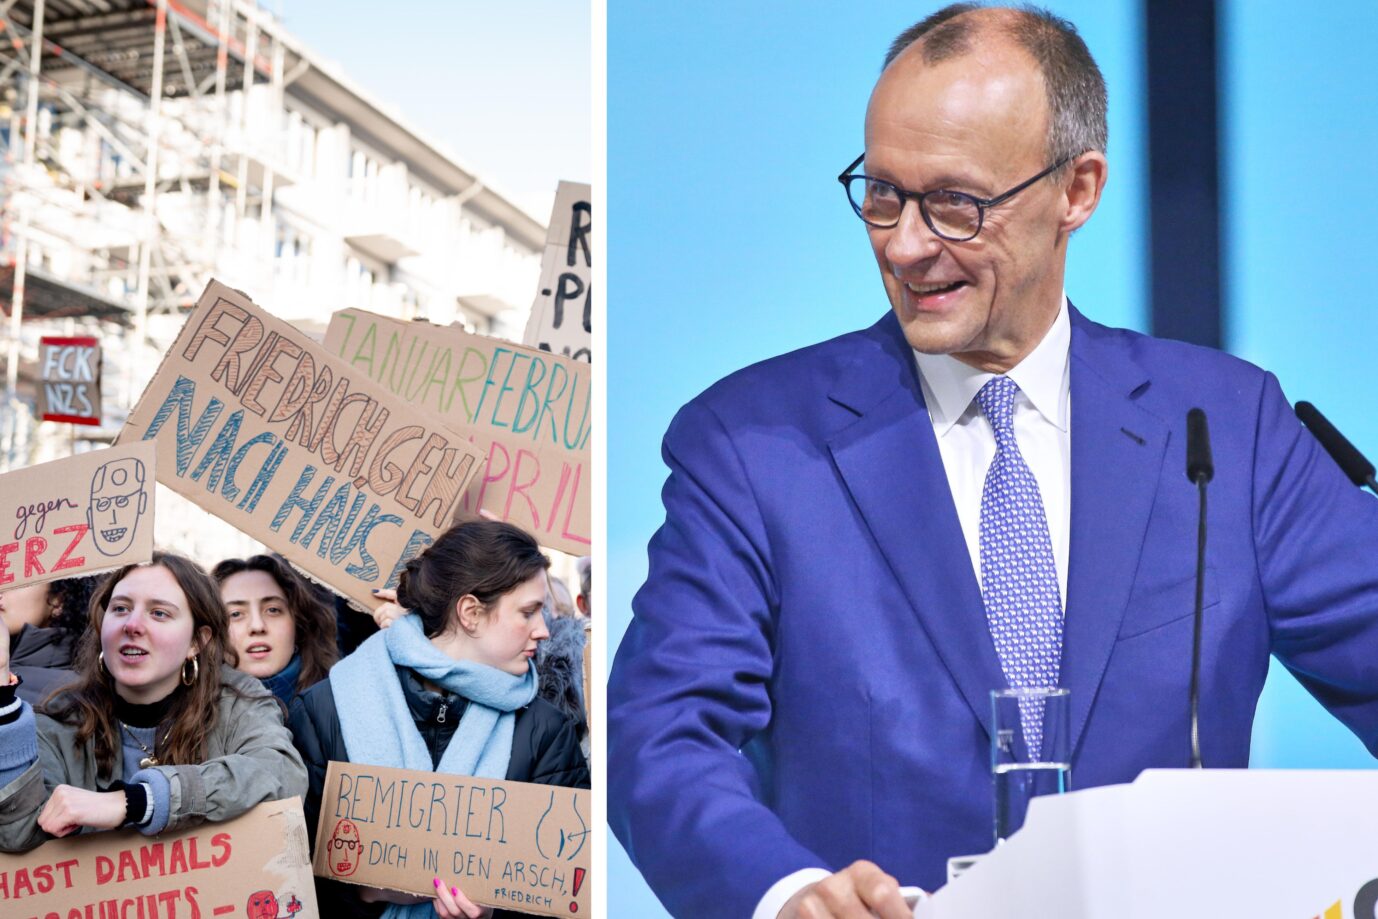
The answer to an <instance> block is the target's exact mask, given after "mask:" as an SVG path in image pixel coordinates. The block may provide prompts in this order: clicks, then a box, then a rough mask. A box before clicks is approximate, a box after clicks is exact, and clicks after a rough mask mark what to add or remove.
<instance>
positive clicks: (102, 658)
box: [96, 651, 110, 673]
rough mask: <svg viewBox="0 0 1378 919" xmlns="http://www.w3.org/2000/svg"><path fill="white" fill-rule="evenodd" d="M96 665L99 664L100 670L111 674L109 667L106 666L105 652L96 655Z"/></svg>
mask: <svg viewBox="0 0 1378 919" xmlns="http://www.w3.org/2000/svg"><path fill="white" fill-rule="evenodd" d="M96 663H97V664H98V665H99V666H100V668H101V669H102V670H104V671H105V672H106V673H109V672H110V668H109V667H107V666H105V652H104V651H102V652H101V653H99V654H97V655H96Z"/></svg>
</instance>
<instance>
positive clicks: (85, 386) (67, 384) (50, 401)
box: [38, 335, 100, 425]
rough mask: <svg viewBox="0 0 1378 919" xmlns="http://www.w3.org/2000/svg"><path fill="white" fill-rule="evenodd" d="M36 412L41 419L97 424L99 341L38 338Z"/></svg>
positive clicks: (98, 408) (53, 337)
mask: <svg viewBox="0 0 1378 919" xmlns="http://www.w3.org/2000/svg"><path fill="white" fill-rule="evenodd" d="M38 378H39V389H38V415H39V417H40V418H42V419H43V420H44V421H66V422H70V423H71V424H95V425H99V424H100V342H98V341H97V340H96V339H94V338H90V337H85V336H80V337H70V336H68V337H63V336H56V335H44V336H43V337H42V338H40V339H39V340H38Z"/></svg>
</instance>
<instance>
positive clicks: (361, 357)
mask: <svg viewBox="0 0 1378 919" xmlns="http://www.w3.org/2000/svg"><path fill="white" fill-rule="evenodd" d="M325 348H326V350H327V351H329V352H330V353H331V354H334V355H336V356H338V357H339V358H340V359H342V360H343V361H345V362H346V363H347V364H348V365H349V366H350V367H351V368H353V369H354V370H355V371H356V372H359V373H364V374H367V376H368V378H369V379H370V380H373V381H374V382H376V383H378V384H380V385H382V386H384V387H386V388H387V389H388V390H389V391H391V392H393V393H394V394H396V395H398V396H400V397H401V398H403V399H405V400H406V401H407V402H408V403H409V404H411V405H414V406H416V407H417V408H420V409H422V410H423V411H427V412H434V413H435V414H436V415H438V416H440V417H441V418H443V419H445V421H446V422H447V423H449V424H450V425H451V426H453V427H457V428H459V429H461V430H465V431H468V432H470V435H471V436H472V438H473V441H474V444H475V446H477V447H478V448H479V449H480V450H482V451H483V452H484V454H485V456H486V457H487V462H486V464H485V465H484V468H483V471H482V472H481V473H479V474H478V475H476V476H475V477H474V481H473V484H472V485H470V486H469V489H468V491H467V492H466V493H465V495H464V505H463V506H464V508H465V509H466V510H467V511H469V512H470V513H476V512H477V511H478V510H479V509H480V508H482V509H484V510H487V511H489V512H490V513H492V514H495V515H497V516H498V517H500V518H502V519H503V520H507V521H510V522H511V523H514V524H516V525H517V526H520V527H521V528H523V529H525V530H527V531H528V532H530V533H531V534H532V535H533V536H535V537H536V539H537V540H538V541H539V542H540V543H541V544H542V545H545V546H549V547H550V548H552V549H559V550H561V551H562V552H569V553H571V554H573V555H587V554H588V552H589V538H590V537H589V533H590V529H589V528H590V520H591V515H592V512H591V506H590V500H589V428H590V418H589V409H590V407H591V404H592V398H591V396H590V392H589V377H590V375H591V373H592V368H591V367H590V366H589V365H588V364H586V363H584V362H583V361H576V360H572V359H570V358H567V357H561V356H560V355H557V354H553V353H551V352H549V351H540V350H537V349H535V348H527V347H524V346H522V345H516V344H513V343H512V342H509V341H503V340H501V339H497V338H488V337H486V336H483V335H471V334H470V333H468V332H465V331H464V330H463V329H459V328H455V327H444V326H435V325H431V324H430V323H428V322H402V321H400V320H397V319H389V318H387V317H385V316H379V315H376V314H374V313H366V312H364V311H362V310H354V309H348V310H341V311H339V312H337V313H335V314H334V315H333V316H332V317H331V318H330V327H329V328H328V329H327V330H326V333H325Z"/></svg>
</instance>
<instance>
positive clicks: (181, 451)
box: [119, 281, 483, 606]
mask: <svg viewBox="0 0 1378 919" xmlns="http://www.w3.org/2000/svg"><path fill="white" fill-rule="evenodd" d="M134 440H153V441H155V442H156V444H157V455H158V481H160V482H162V483H163V484H165V485H167V486H168V487H170V488H172V489H173V490H174V491H177V492H179V493H180V494H183V495H185V496H186V497H188V498H190V499H191V500H192V501H195V502H196V503H197V504H199V505H201V506H202V507H203V508H205V509H206V510H208V511H210V512H211V513H213V514H215V515H216V516H218V517H221V518H223V519H224V520H226V521H227V522H229V523H230V524H231V525H233V526H235V527H237V528H238V529H240V530H242V531H243V532H245V533H247V534H249V535H250V536H252V537H254V538H255V539H257V540H259V541H261V542H263V543H264V544H266V545H267V546H269V547H270V548H272V549H273V550H274V551H276V552H280V553H281V554H282V555H283V556H285V557H286V558H287V559H288V560H289V561H291V562H293V563H295V564H296V565H297V566H298V567H300V568H302V569H303V570H304V571H306V572H307V573H308V574H310V575H312V576H313V577H315V578H316V579H318V580H320V581H322V582H323V583H325V584H327V585H329V586H330V587H332V588H334V589H335V590H337V591H339V592H340V593H342V594H344V595H345V596H348V597H351V598H354V599H356V600H358V601H359V602H360V603H362V604H366V605H369V606H371V605H372V603H373V602H374V601H373V599H372V596H371V591H372V590H373V589H374V588H379V587H385V586H386V587H391V586H393V585H395V584H396V583H397V579H398V575H399V574H400V572H401V570H402V567H403V566H404V565H405V564H406V563H407V561H408V560H409V559H411V558H414V557H415V556H417V555H419V554H420V553H421V552H422V550H424V549H425V548H426V546H428V545H430V544H431V543H432V542H433V541H434V540H435V537H436V536H438V535H439V534H440V533H442V532H444V531H445V530H446V529H447V528H448V527H449V526H450V524H451V522H452V521H453V518H454V513H455V510H456V508H457V507H458V505H459V503H460V500H461V498H462V496H463V494H464V490H465V488H467V487H468V485H469V482H470V480H471V479H472V478H473V476H474V474H475V472H476V471H477V470H478V469H479V468H480V467H481V465H482V463H483V455H482V454H481V453H480V452H479V451H478V450H477V449H476V448H475V447H474V446H473V444H472V443H470V441H469V438H468V437H466V436H465V435H463V434H460V433H458V432H456V431H455V430H453V429H452V427H451V426H448V425H446V424H445V423H444V422H443V421H442V420H441V419H440V418H438V417H436V416H434V415H431V414H429V413H427V412H425V411H422V410H419V409H418V408H416V407H415V406H413V405H410V404H408V403H407V402H406V401H404V400H403V399H402V398H400V397H398V396H394V395H393V394H392V393H390V392H388V391H387V390H386V389H384V388H383V387H381V386H379V385H377V384H376V383H374V382H373V381H372V380H370V379H368V377H367V376H366V375H365V374H364V373H362V372H360V371H358V370H355V369H353V368H351V367H350V366H349V365H348V364H345V363H344V362H343V361H340V360H338V359H336V358H334V357H332V356H331V355H329V354H327V353H326V351H325V350H324V349H323V348H321V346H320V345H318V344H316V343H315V342H314V341H312V340H311V339H310V338H308V337H307V336H306V335H304V334H303V333H301V332H299V331H297V330H296V329H294V328H293V327H292V326H290V325H288V324H287V323H285V322H283V321H281V320H279V319H275V318H274V317H272V316H270V315H269V314H268V313H266V312H264V311H263V310H261V309H259V308H258V307H257V306H255V305H254V304H253V303H252V302H251V301H250V300H249V298H248V297H246V296H245V295H243V294H241V293H239V292H238V291H235V290H231V289H230V288H228V287H226V286H225V285H223V284H220V283H219V282H217V281H212V282H211V283H210V284H209V285H208V286H207V287H206V292H205V293H204V294H202V296H201V299H200V301H198V303H197V305H196V309H195V311H194V312H193V313H192V314H191V317H190V318H189V319H188V320H187V323H186V325H185V326H183V328H182V331H181V334H179V335H178V336H177V341H176V342H174V343H173V346H172V350H171V351H169V352H168V355H167V357H166V358H164V360H163V363H162V366H161V367H159V368H158V372H157V374H156V375H155V376H154V378H153V380H152V382H150V383H149V385H148V388H147V389H145V390H144V393H143V395H142V396H141V397H140V398H139V404H138V405H137V406H135V408H134V411H133V412H132V413H131V414H130V416H129V420H128V422H126V424H125V426H124V429H123V430H122V431H121V432H120V436H119V441H120V442H121V443H125V442H129V441H134Z"/></svg>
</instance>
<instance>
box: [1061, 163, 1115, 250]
mask: <svg viewBox="0 0 1378 919" xmlns="http://www.w3.org/2000/svg"><path fill="white" fill-rule="evenodd" d="M1069 168H1070V169H1071V181H1070V182H1068V184H1067V191H1066V199H1067V206H1066V209H1065V210H1064V211H1063V214H1062V226H1061V229H1062V231H1063V232H1064V233H1071V232H1073V231H1074V230H1078V229H1080V228H1081V227H1082V225H1083V224H1085V223H1086V221H1088V220H1090V219H1091V215H1092V214H1093V213H1095V211H1096V207H1097V206H1098V205H1099V204H1100V196H1101V192H1102V191H1103V190H1104V189H1105V181H1106V178H1107V177H1108V175H1109V170H1110V164H1109V162H1108V161H1107V160H1106V158H1105V154H1104V153H1101V152H1100V151H1099V150H1088V151H1086V152H1085V153H1083V154H1081V155H1080V156H1078V157H1077V158H1076V159H1074V160H1073V161H1072V165H1071V166H1070V167H1069Z"/></svg>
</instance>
